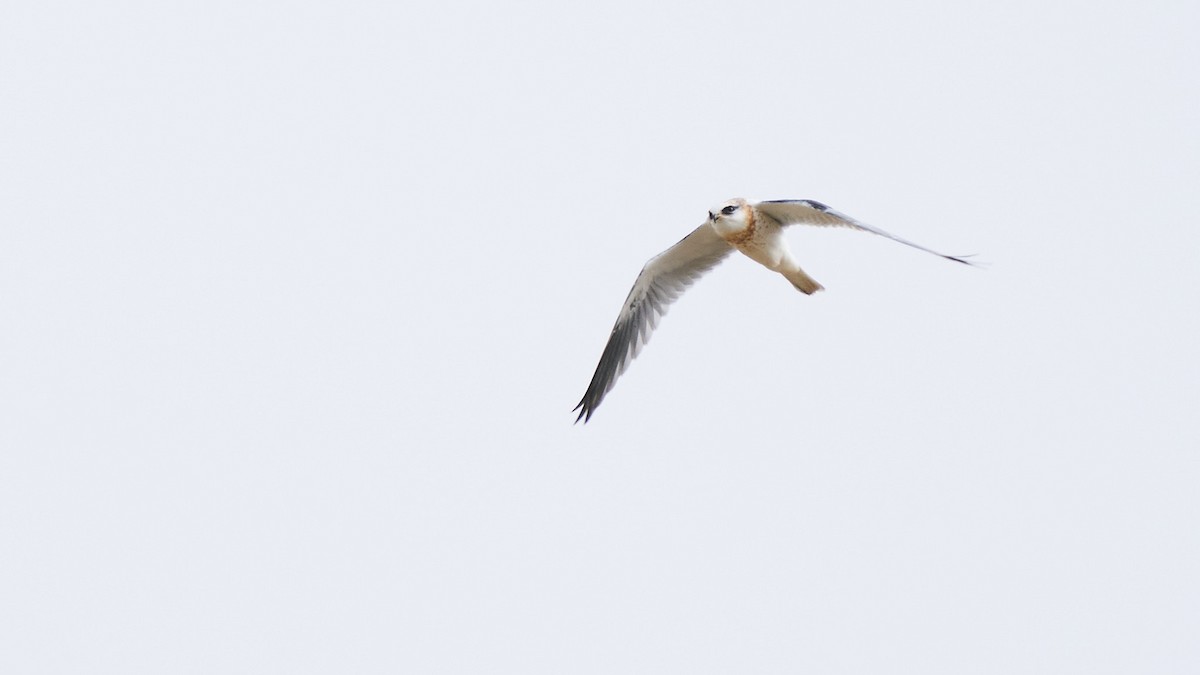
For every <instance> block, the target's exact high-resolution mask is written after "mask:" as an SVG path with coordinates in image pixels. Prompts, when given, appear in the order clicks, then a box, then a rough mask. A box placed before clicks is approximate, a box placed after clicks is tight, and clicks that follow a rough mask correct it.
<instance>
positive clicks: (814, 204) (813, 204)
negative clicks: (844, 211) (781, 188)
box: [763, 199, 829, 211]
mask: <svg viewBox="0 0 1200 675" xmlns="http://www.w3.org/2000/svg"><path fill="white" fill-rule="evenodd" d="M763 203H764V204H803V205H805V206H807V207H808V208H810V209H813V210H815V211H828V210H829V207H828V206H825V205H824V204H822V203H821V202H818V201H814V200H812V199H768V200H766V201H764V202H763Z"/></svg>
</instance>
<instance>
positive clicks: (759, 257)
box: [572, 199, 974, 424]
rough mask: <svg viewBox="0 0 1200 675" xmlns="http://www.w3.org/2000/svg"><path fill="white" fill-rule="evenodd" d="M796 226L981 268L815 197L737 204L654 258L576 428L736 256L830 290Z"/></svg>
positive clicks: (712, 214) (801, 284)
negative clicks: (791, 231) (689, 298)
mask: <svg viewBox="0 0 1200 675" xmlns="http://www.w3.org/2000/svg"><path fill="white" fill-rule="evenodd" d="M788 225H815V226H817V227H847V228H851V229H854V230H861V231H863V232H870V233H872V234H877V235H879V236H881V237H887V238H888V239H891V240H892V241H898V242H900V243H901V244H905V245H908V246H912V247H913V248H918V249H920V250H922V251H926V252H928V253H932V254H934V255H936V256H940V257H942V258H945V259H947V260H953V261H954V262H960V263H963V264H964V265H973V264H974V263H972V262H971V261H969V260H964V259H963V258H960V257H955V256H952V255H944V254H942V253H938V252H937V251H933V250H931V249H928V248H925V247H924V246H921V245H920V244H914V243H913V242H911V241H908V240H906V239H901V238H900V237H897V236H896V235H894V234H888V233H887V232H884V231H883V230H881V229H879V228H877V227H872V226H870V225H867V224H866V223H863V222H860V221H858V220H855V219H854V218H851V217H850V216H847V215H846V214H844V213H839V212H837V211H834V210H833V209H831V208H829V207H828V206H825V205H824V204H822V203H820V202H816V201H813V200H811V199H780V200H771V201H765V202H757V203H751V202H748V201H746V200H745V199H730V200H729V201H727V202H724V203H723V204H720V205H718V206H716V207H714V208H713V210H711V211H709V212H708V220H706V221H705V222H704V224H702V225H701V226H700V227H697V228H696V229H695V230H692V233H691V234H689V235H688V236H686V237H684V238H683V239H681V240H680V241H679V243H678V244H675V245H674V246H672V247H671V248H669V249H667V250H665V251H663V252H662V253H659V254H658V255H656V256H654V257H653V258H651V259H650V261H649V262H647V263H646V266H645V267H643V268H642V272H641V274H639V275H638V278H637V281H635V282H633V289H632V290H630V291H629V297H627V298H625V304H624V305H622V307H621V313H620V314H618V315H617V323H616V325H614V326H613V329H612V333H611V334H610V335H609V337H608V344H606V345H604V353H602V354H601V355H600V363H599V365H597V366H596V372H595V374H593V375H592V381H591V383H590V384H589V385H588V388H587V391H586V392H585V393H584V395H583V399H582V400H580V401H579V405H577V406H575V410H578V411H579V416H578V417H576V418H575V422H576V423H577V424H578V423H579V420H583V421H584V423H587V421H588V420H590V419H591V418H592V414H593V413H594V412H596V408H597V407H598V406H599V405H600V402H601V401H603V400H604V397H605V395H607V394H608V392H609V391H611V390H612V388H613V385H614V384H616V382H617V378H618V377H620V376H621V374H622V373H624V372H625V369H626V368H627V367H629V363H630V362H631V361H633V359H634V358H635V357H637V355H638V352H640V351H641V350H642V347H643V346H645V344H646V342H647V341H649V339H650V333H651V332H653V331H654V329H655V327H657V326H658V320H659V319H660V318H662V316H663V315H664V314H666V313H667V308H668V307H670V305H671V303H672V302H674V301H675V300H676V299H677V298H678V297H679V296H680V295H682V294H683V292H684V291H685V290H687V289H688V287H689V286H691V285H692V284H693V283H695V282H696V280H697V279H699V278H700V277H701V276H703V275H704V274H705V273H706V272H708V271H709V270H711V269H712V268H714V267H716V266H717V263H719V262H721V261H722V260H724V259H725V257H726V256H727V255H729V254H730V253H732V252H733V251H734V250H738V251H741V252H742V253H744V254H745V255H746V256H747V257H749V258H750V259H751V260H753V261H754V262H756V263H759V264H760V265H762V266H763V267H766V268H767V269H769V270H771V271H772V272H778V273H779V274H782V275H783V278H785V279H787V280H788V281H789V282H791V284H792V285H793V286H795V287H796V289H797V290H799V291H800V292H801V293H804V294H806V295H812V294H813V293H816V292H817V291H819V290H821V289H822V288H824V287H823V286H821V284H819V283H817V281H816V280H815V279H813V278H812V277H810V276H808V275H807V274H805V272H804V270H802V269H800V265H798V264H797V263H796V260H795V258H793V257H792V252H791V251H790V250H789V249H788V246H787V242H786V241H784V239H783V228H785V227H787V226H788ZM572 412H574V411H572Z"/></svg>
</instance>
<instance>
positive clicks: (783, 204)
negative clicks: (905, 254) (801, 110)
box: [754, 199, 973, 265]
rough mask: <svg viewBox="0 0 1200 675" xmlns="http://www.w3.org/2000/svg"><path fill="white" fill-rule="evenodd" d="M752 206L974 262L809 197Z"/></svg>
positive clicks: (788, 219) (783, 220)
mask: <svg viewBox="0 0 1200 675" xmlns="http://www.w3.org/2000/svg"><path fill="white" fill-rule="evenodd" d="M754 208H755V209H757V210H759V211H760V212H762V213H765V214H767V215H768V216H771V217H772V218H774V219H775V220H777V221H779V223H780V224H781V225H814V226H817V227H848V228H851V229H854V230H861V231H863V232H870V233H871V234H877V235H879V236H881V237H886V238H888V239H891V240H892V241H895V242H899V243H901V244H904V245H905V246H911V247H913V248H915V249H918V250H921V251H925V252H926V253H932V254H934V255H936V256H940V257H942V258H946V259H947V260H953V261H955V262H960V263H963V264H965V265H971V264H973V263H972V262H971V261H969V260H963V259H962V258H959V257H957V256H952V255H946V254H945V253H939V252H937V251H935V250H933V249H931V248H926V247H924V246H922V245H920V244H917V243H914V242H911V241H909V240H907V239H904V238H903V237H897V236H896V235H894V234H892V233H890V232H886V231H884V230H881V229H879V228H878V227H875V226H873V225H868V224H866V223H864V222H862V221H860V220H856V219H854V218H851V217H850V216H848V215H846V214H844V213H841V212H839V211H835V210H833V209H831V208H829V207H828V206H825V205H824V204H822V203H820V202H816V201H813V200H811V199H795V200H779V201H766V202H759V203H757V204H755V205H754Z"/></svg>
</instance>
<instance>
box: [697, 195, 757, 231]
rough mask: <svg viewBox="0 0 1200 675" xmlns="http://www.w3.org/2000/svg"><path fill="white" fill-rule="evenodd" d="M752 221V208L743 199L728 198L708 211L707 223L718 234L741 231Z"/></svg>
mask: <svg viewBox="0 0 1200 675" xmlns="http://www.w3.org/2000/svg"><path fill="white" fill-rule="evenodd" d="M753 222H754V210H753V209H751V208H750V204H749V203H748V202H747V201H746V200H745V199H730V200H729V201H726V202H721V203H720V204H718V205H716V206H714V207H712V208H711V209H709V211H708V223H709V224H710V225H712V227H713V229H714V230H716V231H717V232H718V233H719V234H722V235H724V234H726V233H735V232H742V231H744V230H745V229H746V228H747V227H749V226H750V224H751V223H753Z"/></svg>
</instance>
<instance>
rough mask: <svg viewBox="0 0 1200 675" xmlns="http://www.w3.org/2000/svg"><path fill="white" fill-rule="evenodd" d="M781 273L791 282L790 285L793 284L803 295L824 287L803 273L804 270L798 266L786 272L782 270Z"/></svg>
mask: <svg viewBox="0 0 1200 675" xmlns="http://www.w3.org/2000/svg"><path fill="white" fill-rule="evenodd" d="M782 274H783V276H784V278H786V279H787V280H788V281H790V282H792V285H793V286H795V287H796V289H797V290H799V291H800V292H801V293H803V294H805V295H812V294H813V293H816V292H817V291H820V290H824V289H825V287H824V286H822V285H821V284H818V283H817V280H816V279H813V278H812V277H810V276H808V275H807V274H805V273H804V270H802V269H800V268H799V267H797V268H796V269H794V270H791V271H788V272H782Z"/></svg>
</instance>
